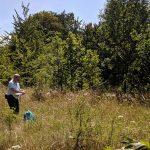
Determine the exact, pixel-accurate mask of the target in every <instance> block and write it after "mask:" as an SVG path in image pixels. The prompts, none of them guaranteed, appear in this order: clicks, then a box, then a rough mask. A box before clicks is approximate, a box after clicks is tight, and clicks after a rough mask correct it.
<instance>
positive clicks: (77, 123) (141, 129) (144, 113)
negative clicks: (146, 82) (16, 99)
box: [0, 88, 150, 150]
mask: <svg viewBox="0 0 150 150" xmlns="http://www.w3.org/2000/svg"><path fill="white" fill-rule="evenodd" d="M4 91H5V89H4V88H1V90H0V111H1V112H2V111H3V112H5V111H4V110H6V107H7V102H6V100H5V99H4V95H3V93H4ZM42 94H43V96H42V97H43V100H42V101H39V100H38V97H36V98H33V95H34V91H33V90H32V89H26V95H24V96H23V97H22V98H21V99H20V110H21V112H20V114H19V115H18V117H17V119H16V120H15V121H14V122H11V140H10V136H9V128H8V125H7V124H6V123H5V121H4V120H5V119H4V115H3V117H2V113H1V115H0V119H1V121H0V149H1V150H7V149H8V148H10V147H11V146H13V145H20V146H21V150H58V149H62V150H73V149H74V150H76V149H85V150H103V149H104V148H105V147H107V146H110V147H112V148H113V149H115V148H119V147H121V146H122V144H121V141H122V140H123V139H124V138H126V137H130V138H132V139H135V140H137V141H139V140H145V141H148V142H150V108H149V107H146V106H142V105H140V104H136V103H134V104H128V103H118V101H117V98H116V97H115V95H114V94H111V93H109V94H106V93H98V92H97V93H96V92H93V91H80V92H76V93H72V92H66V93H62V92H58V91H55V92H54V91H52V92H48V93H42ZM27 110H30V111H33V112H34V113H35V114H36V121H34V122H33V121H32V122H30V121H27V122H24V121H23V113H24V112H25V111H27ZM7 113H9V112H7Z"/></svg>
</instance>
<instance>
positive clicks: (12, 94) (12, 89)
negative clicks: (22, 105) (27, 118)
mask: <svg viewBox="0 0 150 150" xmlns="http://www.w3.org/2000/svg"><path fill="white" fill-rule="evenodd" d="M19 80H20V75H19V74H14V77H13V78H12V79H11V80H10V81H9V84H8V91H7V94H6V96H5V97H6V99H7V102H8V105H9V107H10V109H14V112H15V113H16V114H18V113H19V96H21V95H22V94H25V92H24V90H21V89H20V85H19Z"/></svg>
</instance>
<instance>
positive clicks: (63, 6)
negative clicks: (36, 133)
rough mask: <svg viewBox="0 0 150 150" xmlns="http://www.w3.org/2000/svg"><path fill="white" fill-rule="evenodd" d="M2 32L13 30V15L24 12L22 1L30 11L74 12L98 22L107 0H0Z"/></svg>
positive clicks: (0, 27) (0, 28) (85, 20)
mask: <svg viewBox="0 0 150 150" xmlns="http://www.w3.org/2000/svg"><path fill="white" fill-rule="evenodd" d="M0 1H1V5H0V34H3V33H5V31H7V32H11V31H13V24H12V22H13V15H15V10H17V12H18V13H19V14H22V8H21V4H22V2H23V3H24V5H25V6H26V5H27V4H28V3H30V5H29V9H30V11H29V13H30V14H35V13H37V12H40V11H43V10H45V11H53V12H56V13H61V12H62V11H64V10H65V12H66V13H69V12H73V13H74V15H75V17H76V18H77V17H79V20H83V22H85V23H89V22H92V23H98V14H99V13H100V11H101V10H103V9H104V6H105V4H106V0H0Z"/></svg>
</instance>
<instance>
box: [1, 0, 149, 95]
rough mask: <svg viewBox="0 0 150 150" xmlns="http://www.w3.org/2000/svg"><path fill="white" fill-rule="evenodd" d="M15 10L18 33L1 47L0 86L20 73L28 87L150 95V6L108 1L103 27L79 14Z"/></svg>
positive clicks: (15, 28) (132, 2) (24, 8)
mask: <svg viewBox="0 0 150 150" xmlns="http://www.w3.org/2000/svg"><path fill="white" fill-rule="evenodd" d="M22 11H23V12H22V15H20V14H18V12H17V11H16V10H15V15H14V16H13V18H14V22H13V25H14V30H13V32H12V33H10V34H8V35H7V36H6V37H5V40H6V42H4V41H3V40H1V41H0V53H2V55H1V56H0V69H1V73H0V82H2V83H6V82H7V80H8V77H10V76H11V74H13V73H14V72H19V73H20V74H21V76H22V81H23V84H24V85H26V86H33V85H34V86H36V87H39V85H40V87H41V89H42V88H43V87H47V88H57V89H61V90H63V89H70V90H78V89H89V88H90V89H97V88H100V85H101V83H102V81H103V83H105V84H104V85H107V86H108V87H110V86H113V87H114V86H117V87H119V88H120V87H121V89H122V90H123V91H124V92H128V91H132V90H138V91H148V90H149V89H150V84H149V83H150V76H149V74H150V71H149V65H150V58H149V55H150V54H149V49H150V47H149V45H150V41H149V38H150V36H149V34H150V25H149V24H150V21H149V17H150V16H149V11H150V10H149V3H148V0H144V1H139V0H134V1H132V0H129V1H125V0H118V1H117V0H108V1H107V4H106V7H105V9H104V11H103V13H100V14H99V19H100V22H99V24H92V23H88V24H86V25H83V24H82V21H80V20H79V18H77V19H76V18H75V15H74V14H73V13H66V12H65V11H63V12H62V13H60V14H57V13H55V12H52V11H42V12H39V13H36V14H33V15H31V14H29V4H28V5H27V6H25V5H24V4H22Z"/></svg>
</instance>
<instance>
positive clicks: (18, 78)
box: [13, 74, 20, 82]
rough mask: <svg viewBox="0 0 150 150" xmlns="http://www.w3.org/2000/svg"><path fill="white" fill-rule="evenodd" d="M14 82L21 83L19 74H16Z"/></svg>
mask: <svg viewBox="0 0 150 150" xmlns="http://www.w3.org/2000/svg"><path fill="white" fill-rule="evenodd" d="M13 80H14V82H19V80H20V75H19V74H14V77H13Z"/></svg>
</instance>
